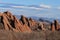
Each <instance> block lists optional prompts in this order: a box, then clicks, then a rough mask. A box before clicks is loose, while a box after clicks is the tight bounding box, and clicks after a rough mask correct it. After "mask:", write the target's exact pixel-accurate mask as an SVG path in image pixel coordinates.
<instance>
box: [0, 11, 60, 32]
mask: <svg viewBox="0 0 60 40" xmlns="http://www.w3.org/2000/svg"><path fill="white" fill-rule="evenodd" d="M0 24H1V25H0V29H4V30H9V31H10V30H11V31H14V32H32V31H40V30H43V31H46V30H47V29H46V28H45V27H48V30H50V29H51V30H52V31H55V30H60V24H59V22H58V21H57V20H54V22H53V23H51V24H49V25H48V24H47V23H45V22H38V21H36V20H33V19H32V18H27V17H25V16H23V15H21V18H20V20H19V19H17V18H16V17H15V16H14V15H12V14H11V13H10V12H8V11H7V12H3V13H0ZM46 25H47V26H46ZM49 27H50V28H49Z"/></svg>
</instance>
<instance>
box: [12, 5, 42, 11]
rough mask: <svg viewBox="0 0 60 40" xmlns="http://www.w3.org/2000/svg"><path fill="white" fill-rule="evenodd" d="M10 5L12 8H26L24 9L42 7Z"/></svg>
mask: <svg viewBox="0 0 60 40" xmlns="http://www.w3.org/2000/svg"><path fill="white" fill-rule="evenodd" d="M11 7H14V8H26V9H35V10H42V8H37V7H28V6H11Z"/></svg>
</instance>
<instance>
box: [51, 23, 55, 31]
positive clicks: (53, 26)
mask: <svg viewBox="0 0 60 40" xmlns="http://www.w3.org/2000/svg"><path fill="white" fill-rule="evenodd" d="M51 30H52V31H55V25H54V23H51Z"/></svg>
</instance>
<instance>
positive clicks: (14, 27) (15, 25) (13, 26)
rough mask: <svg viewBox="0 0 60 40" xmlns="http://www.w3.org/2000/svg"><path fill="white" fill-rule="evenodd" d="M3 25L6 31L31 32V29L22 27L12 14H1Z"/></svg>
mask: <svg viewBox="0 0 60 40" xmlns="http://www.w3.org/2000/svg"><path fill="white" fill-rule="evenodd" d="M0 17H1V23H2V24H3V25H4V29H5V30H11V31H16V32H31V29H30V28H29V27H28V26H26V25H22V24H21V23H20V21H19V20H18V19H17V18H16V17H15V16H14V15H12V14H11V13H10V12H8V11H7V12H4V13H0Z"/></svg>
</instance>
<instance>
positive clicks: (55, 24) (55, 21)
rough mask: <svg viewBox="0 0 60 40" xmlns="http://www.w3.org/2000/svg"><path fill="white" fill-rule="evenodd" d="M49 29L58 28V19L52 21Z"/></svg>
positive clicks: (59, 26)
mask: <svg viewBox="0 0 60 40" xmlns="http://www.w3.org/2000/svg"><path fill="white" fill-rule="evenodd" d="M51 29H52V31H55V30H60V24H59V22H58V20H54V23H52V24H51Z"/></svg>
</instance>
